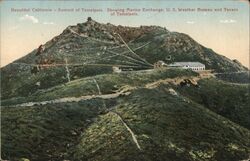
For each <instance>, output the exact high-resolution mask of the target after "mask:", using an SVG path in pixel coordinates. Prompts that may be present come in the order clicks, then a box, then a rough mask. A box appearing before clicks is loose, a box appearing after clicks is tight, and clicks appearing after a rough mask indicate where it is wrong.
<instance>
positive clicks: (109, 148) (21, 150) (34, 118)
mask: <svg viewBox="0 0 250 161" xmlns="http://www.w3.org/2000/svg"><path fill="white" fill-rule="evenodd" d="M182 72H183V71H179V70H177V71H175V70H173V71H171V72H169V71H168V72H164V71H153V72H152V73H147V74H146V73H143V74H142V73H140V72H138V73H134V72H133V73H130V74H128V75H123V74H124V73H123V74H113V75H99V76H95V79H96V80H97V81H98V82H99V84H100V86H101V90H102V91H103V93H109V92H112V91H111V90H113V89H112V88H111V87H114V85H116V87H120V86H123V85H135V86H138V87H141V88H142V87H143V86H144V84H145V83H147V82H152V81H156V80H159V79H164V78H168V77H176V76H180V74H182V75H193V73H192V72H191V73H190V72H187V73H185V72H184V73H182ZM122 75H123V76H122ZM146 76H147V77H146ZM125 78H128V79H125ZM130 78H131V79H130ZM91 79H92V78H85V79H80V80H79V81H73V82H71V83H69V84H67V85H66V86H64V87H63V86H58V87H56V88H55V90H52V91H50V92H44V93H43V94H44V95H45V96H46V95H47V94H48V95H47V96H48V98H49V97H50V94H49V93H51V92H52V93H53V92H54V91H57V92H55V93H54V95H57V96H58V97H61V96H64V94H66V96H72V94H73V93H74V94H75V95H76V96H77V95H78V94H79V93H80V94H85V92H86V91H88V90H89V89H92V91H93V92H96V91H95V90H96V87H95V86H93V84H91V88H90V86H88V84H89V83H88V81H89V80H91ZM210 81H211V80H209V81H208V82H206V83H203V84H202V81H201V85H200V86H201V87H200V89H193V88H191V87H189V88H185V87H184V88H182V89H181V90H183V91H181V90H178V89H177V91H178V92H180V93H183V92H185V90H193V92H196V91H200V90H201V89H203V88H204V86H205V85H206V84H208V87H209V88H210V86H211V82H210ZM217 83H218V82H217V81H215V82H214V85H216V86H217V85H218V86H220V87H221V86H223V87H224V86H225V88H228V86H227V84H225V85H224V84H217ZM67 87H69V88H67ZM80 87H83V88H86V89H85V90H83V89H82V88H80ZM105 87H106V88H105ZM170 87H171V88H173V86H172V85H166V84H165V85H162V86H160V87H159V88H157V89H151V90H150V89H138V90H136V91H135V92H133V94H132V95H131V96H123V97H119V98H118V99H115V100H111V101H108V102H106V104H107V107H114V106H115V107H117V112H118V113H120V114H121V115H122V117H123V118H124V119H125V121H126V122H127V123H128V125H129V126H130V127H131V129H132V130H134V132H135V134H136V135H137V136H138V141H139V143H140V144H141V146H142V149H143V152H140V151H139V150H138V149H137V148H136V146H135V144H134V143H133V141H132V139H131V136H130V134H129V133H128V131H127V130H126V129H125V127H124V126H123V124H122V123H121V122H120V121H119V119H118V118H117V117H116V116H115V115H113V114H112V113H107V112H104V111H103V109H102V107H103V104H102V101H100V100H90V101H82V102H79V103H63V104H57V105H46V106H34V107H23V108H21V107H19V108H3V109H2V118H1V119H2V128H3V129H5V130H4V131H3V132H2V156H3V158H6V159H8V158H11V159H12V160H13V158H21V157H26V158H30V159H32V160H40V159H43V160H49V159H51V160H62V159H71V160H82V159H86V158H87V159H89V160H166V158H168V159H169V160H182V161H183V160H238V159H241V158H246V157H247V153H248V152H247V151H249V148H247V147H249V145H250V143H249V139H248V138H249V137H250V136H249V130H247V129H244V128H242V127H240V126H238V125H237V124H235V123H232V122H230V121H229V120H227V119H225V118H223V117H221V116H219V115H217V114H215V113H213V112H211V111H209V110H208V109H206V108H204V107H203V106H201V105H199V104H197V103H195V102H196V101H197V102H198V103H200V104H202V103H201V102H199V100H195V99H194V98H191V97H190V98H191V99H192V100H191V99H188V98H184V97H183V96H172V95H170V94H169V93H168V88H170ZM230 87H231V86H230ZM93 88H94V89H95V90H94V89H93ZM209 88H205V89H206V90H208V89H209ZM236 88H237V89H239V91H238V93H242V94H244V91H245V88H242V89H241V88H238V86H236ZM71 89H74V90H73V91H71ZM206 90H205V91H203V92H207V91H206ZM230 91H235V88H233V87H231V88H228V90H227V91H224V92H225V93H228V94H229V93H231V92H230ZM78 92H79V93H78ZM60 94H61V95H60ZM186 94H190V91H186ZM186 94H185V93H183V95H184V96H186V97H189V95H186ZM200 94H202V93H200ZM203 94H204V93H203ZM211 94H213V93H211ZM190 95H191V94H190ZM42 97H43V96H41V97H40V98H39V99H41V98H42ZM239 98H242V99H243V98H245V97H243V96H242V97H240V96H239ZM211 99H216V98H211ZM211 101H213V100H211ZM235 101H236V102H234V103H236V104H237V103H240V101H242V100H237V99H235ZM224 103H225V102H224ZM237 105H239V104H237ZM243 105H244V104H243ZM239 106H240V105H239ZM100 112H101V113H102V115H100ZM236 112H238V111H236ZM243 116H245V115H243ZM235 122H236V121H235Z"/></svg>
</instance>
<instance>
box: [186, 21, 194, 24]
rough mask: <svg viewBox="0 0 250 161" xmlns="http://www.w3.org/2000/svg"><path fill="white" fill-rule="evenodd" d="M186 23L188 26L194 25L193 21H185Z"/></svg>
mask: <svg viewBox="0 0 250 161" xmlns="http://www.w3.org/2000/svg"><path fill="white" fill-rule="evenodd" d="M186 23H188V24H194V23H195V22H194V21H187V22H186Z"/></svg>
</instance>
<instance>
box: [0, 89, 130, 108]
mask: <svg viewBox="0 0 250 161" xmlns="http://www.w3.org/2000/svg"><path fill="white" fill-rule="evenodd" d="M130 93H131V92H130V91H129V90H121V91H118V92H116V93H112V94H101V95H100V94H99V95H87V96H81V97H64V98H58V99H54V100H49V101H41V102H27V103H21V104H16V105H9V106H1V107H31V106H35V105H47V104H56V103H69V102H80V101H84V100H90V99H95V98H102V99H112V98H117V97H119V96H120V95H129V94H130Z"/></svg>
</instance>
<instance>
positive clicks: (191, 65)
mask: <svg viewBox="0 0 250 161" xmlns="http://www.w3.org/2000/svg"><path fill="white" fill-rule="evenodd" d="M168 66H169V67H179V68H183V69H191V70H193V71H201V70H205V69H206V67H205V65H204V64H202V63H200V62H174V63H172V64H169V65H168Z"/></svg>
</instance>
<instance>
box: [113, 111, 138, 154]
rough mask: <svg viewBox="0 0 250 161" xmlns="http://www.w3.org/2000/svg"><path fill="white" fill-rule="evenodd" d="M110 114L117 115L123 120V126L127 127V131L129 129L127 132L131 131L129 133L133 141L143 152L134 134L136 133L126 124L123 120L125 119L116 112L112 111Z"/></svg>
mask: <svg viewBox="0 0 250 161" xmlns="http://www.w3.org/2000/svg"><path fill="white" fill-rule="evenodd" d="M110 113H113V114H115V115H116V116H117V117H118V118H119V119H120V120H121V122H122V123H123V125H124V126H125V127H126V129H127V130H128V131H129V133H130V134H131V137H132V139H133V141H134V143H135V145H136V147H137V148H138V149H139V150H142V149H141V146H140V144H139V143H138V140H137V138H136V135H135V133H134V132H133V131H132V129H131V128H130V127H129V126H128V125H127V124H126V122H125V121H124V120H123V118H122V117H121V115H120V114H118V113H117V112H114V111H110Z"/></svg>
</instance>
